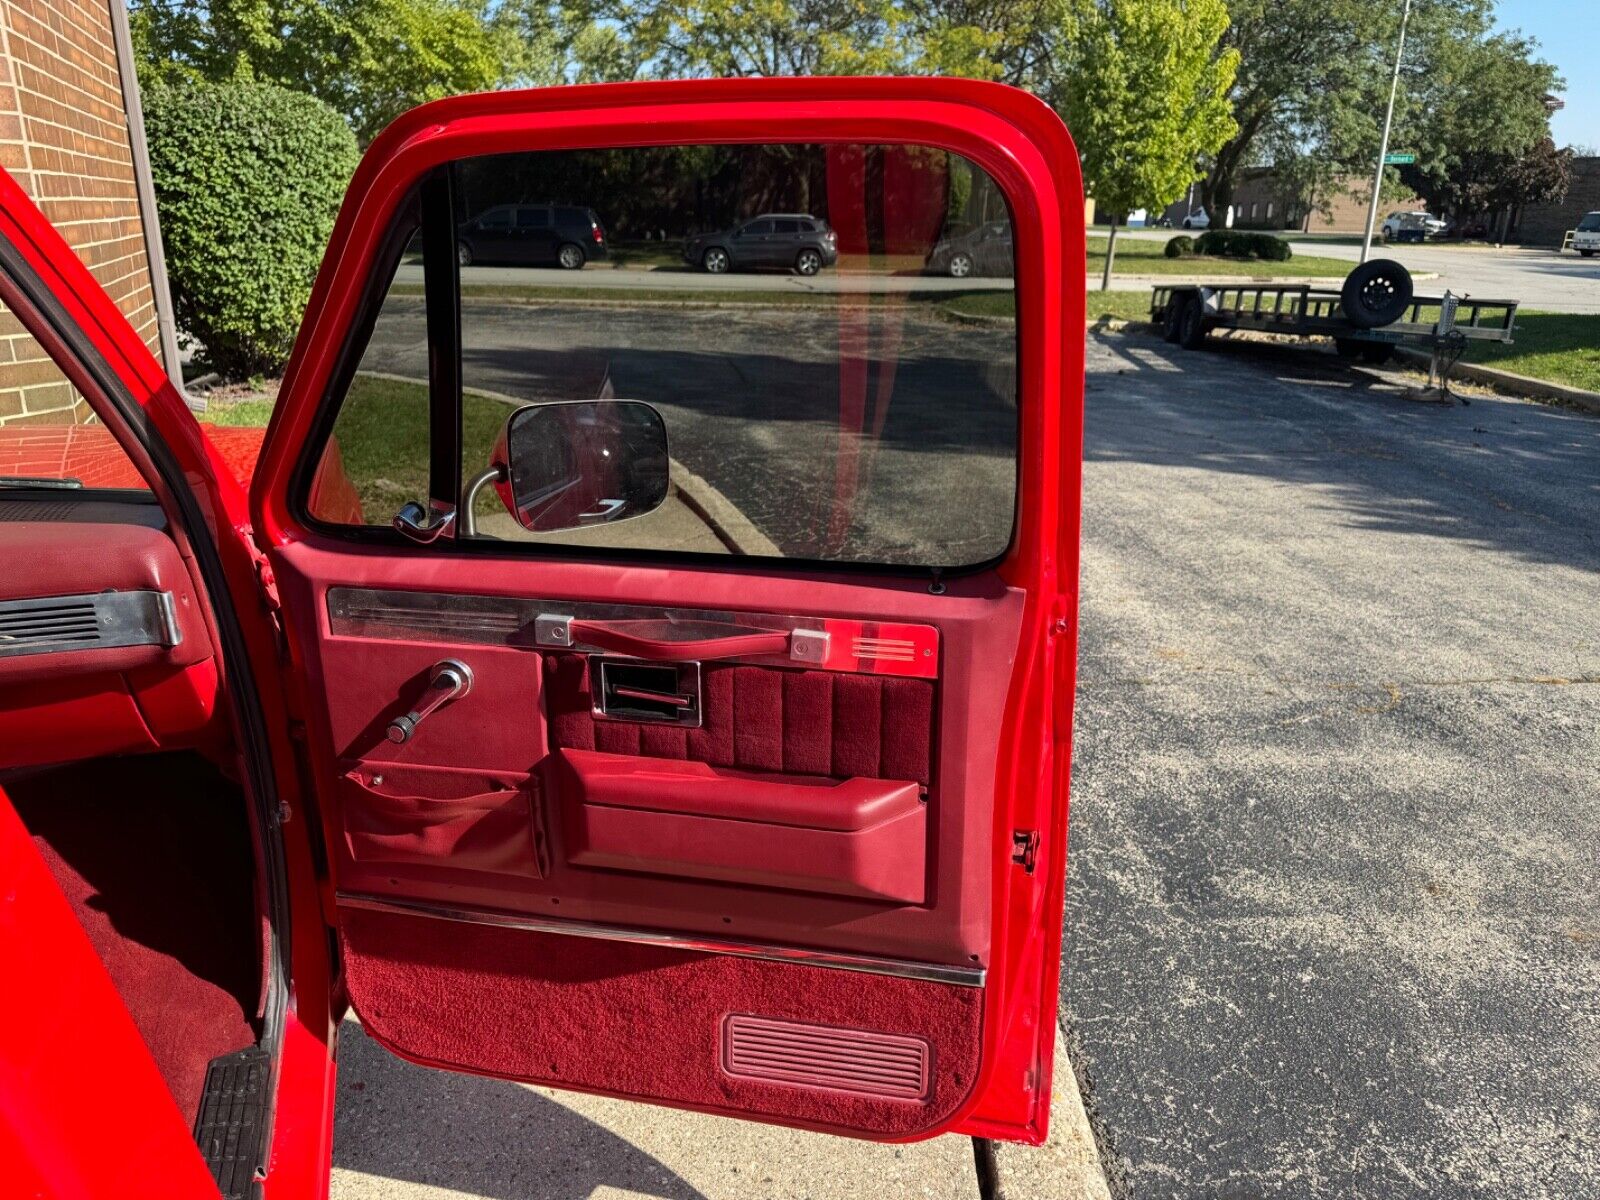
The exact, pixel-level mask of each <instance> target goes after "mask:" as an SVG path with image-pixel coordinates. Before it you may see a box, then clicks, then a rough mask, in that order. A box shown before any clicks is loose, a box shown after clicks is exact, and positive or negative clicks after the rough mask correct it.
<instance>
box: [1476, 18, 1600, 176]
mask: <svg viewBox="0 0 1600 1200" xmlns="http://www.w3.org/2000/svg"><path fill="white" fill-rule="evenodd" d="M1496 9H1497V12H1496V15H1497V18H1498V22H1499V25H1500V27H1501V28H1502V29H1520V30H1521V31H1522V32H1523V33H1525V34H1527V35H1528V36H1529V37H1532V38H1534V39H1535V40H1536V41H1537V42H1538V43H1539V51H1540V57H1542V58H1544V59H1545V61H1547V62H1551V63H1554V64H1555V66H1556V69H1557V71H1559V72H1560V74H1561V75H1562V77H1563V78H1565V79H1566V81H1567V90H1566V91H1565V92H1564V93H1563V94H1562V99H1564V100H1565V101H1566V102H1567V106H1566V108H1564V109H1562V110H1561V111H1560V112H1558V113H1556V114H1555V115H1554V116H1553V117H1551V118H1550V133H1551V135H1552V136H1553V137H1554V138H1555V143H1556V145H1558V146H1569V145H1572V144H1574V143H1579V144H1582V145H1588V146H1594V147H1600V0H1499V4H1498V5H1497V6H1496Z"/></svg>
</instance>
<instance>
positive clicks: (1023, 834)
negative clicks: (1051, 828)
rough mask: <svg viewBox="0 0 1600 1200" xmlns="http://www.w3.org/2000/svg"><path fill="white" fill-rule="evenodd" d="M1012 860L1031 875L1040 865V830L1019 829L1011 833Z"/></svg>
mask: <svg viewBox="0 0 1600 1200" xmlns="http://www.w3.org/2000/svg"><path fill="white" fill-rule="evenodd" d="M1011 861H1012V862H1014V863H1016V864H1017V866H1019V867H1021V868H1022V869H1023V870H1024V871H1025V872H1027V873H1028V874H1029V875H1032V874H1033V869H1034V868H1035V867H1036V866H1038V865H1039V831H1038V830H1037V829H1018V830H1016V831H1014V832H1013V833H1012V834H1011Z"/></svg>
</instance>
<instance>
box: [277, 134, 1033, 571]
mask: <svg viewBox="0 0 1600 1200" xmlns="http://www.w3.org/2000/svg"><path fill="white" fill-rule="evenodd" d="M450 172H451V188H450V190H451V193H452V196H453V200H452V203H453V204H454V205H455V214H456V215H455V223H456V225H457V226H458V227H459V226H460V225H463V224H465V223H466V222H468V221H469V220H470V219H471V214H472V213H485V214H489V213H493V212H514V211H516V210H518V209H519V208H520V209H522V210H523V211H542V212H544V213H546V214H548V213H549V212H550V211H551V210H550V209H549V208H548V207H544V208H537V207H535V206H520V205H518V204H517V197H519V196H526V195H529V194H533V195H547V196H548V195H553V196H555V197H558V202H559V201H565V202H567V203H569V204H572V205H581V206H582V209H583V210H584V211H592V212H593V213H594V214H595V217H594V219H595V220H596V221H598V222H599V223H601V224H603V226H604V228H605V229H606V231H607V234H606V238H607V244H608V246H609V250H610V253H609V256H608V262H607V269H604V270H599V269H595V264H593V263H591V264H589V266H588V268H587V269H582V270H569V271H563V272H559V273H557V278H558V282H550V281H548V280H544V279H541V280H539V281H537V282H530V281H529V280H528V279H527V278H526V275H525V273H524V272H522V271H520V270H519V269H518V268H517V267H515V266H500V265H498V264H495V263H491V262H487V261H485V260H474V262H473V267H472V270H471V272H470V273H465V274H463V273H461V272H460V271H459V269H457V270H456V286H457V287H458V288H459V304H460V319H459V322H458V323H455V324H457V327H458V328H459V330H460V335H459V337H460V342H459V354H460V363H459V365H460V373H461V381H462V397H461V402H460V403H461V408H460V429H461V446H460V449H461V454H460V479H461V481H462V492H461V494H460V495H459V496H458V501H459V503H458V506H457V514H458V520H457V522H456V525H455V530H454V535H453V536H454V537H456V538H458V539H466V538H471V539H477V540H483V541H497V542H499V543H501V544H503V545H511V544H520V545H521V546H522V547H523V548H524V549H525V550H526V551H527V552H529V553H541V552H545V549H546V548H548V547H550V546H552V545H558V546H565V547H569V548H579V549H583V548H588V549H593V550H596V551H603V552H604V553H606V554H608V555H614V554H617V553H628V552H653V553H662V552H668V553H685V554H690V553H692V554H732V555H744V556H750V557H761V558H786V559H793V560H821V561H828V562H842V563H867V564H881V565H892V566H908V567H909V566H918V567H935V566H936V567H950V568H955V567H963V566H972V565H976V564H980V563H985V562H990V561H993V560H994V559H996V558H998V557H999V556H1000V555H1002V554H1003V553H1004V552H1005V550H1006V548H1007V546H1008V545H1009V544H1010V541H1011V535H1012V528H1013V520H1014V509H1015V507H1016V492H1017V436H1018V418H1017V335H1016V326H1015V322H1014V300H1013V296H1014V292H1013V281H1012V279H1011V277H1010V274H1011V255H1010V253H1009V241H1010V236H1011V223H1010V216H1009V212H1008V210H1007V206H1006V201H1005V198H1004V196H1003V194H1002V192H1001V191H1000V188H999V187H998V185H997V184H996V183H995V182H994V180H992V179H991V178H990V177H989V176H987V175H986V174H984V172H983V171H982V170H980V169H979V168H978V167H976V166H975V165H974V164H972V163H970V162H968V161H967V160H965V159H963V158H960V157H959V156H957V155H954V154H950V153H948V152H946V151H943V150H937V149H932V148H927V147H917V146H899V145H897V146H880V145H826V146H824V145H787V144H786V145H734V146H729V145H719V146H675V147H647V148H632V149H619V150H595V151H583V150H577V151H544V152H530V153H526V154H514V155H500V156H495V157H488V158H477V159H468V160H464V161H462V162H459V163H456V164H454V166H453V167H452V168H450ZM774 209H776V210H779V211H782V210H785V209H787V210H789V211H791V212H800V213H805V214H806V215H805V216H804V217H803V218H802V217H794V218H777V220H778V221H780V222H781V223H782V224H783V226H784V227H786V228H788V229H791V230H794V231H799V230H801V229H802V227H803V225H804V224H808V223H809V224H812V225H814V227H815V229H814V230H813V231H812V233H811V238H812V239H814V240H808V241H807V243H806V245H805V246H804V247H802V248H801V249H800V250H794V251H792V252H790V253H785V254H784V255H780V256H773V255H767V256H765V258H766V259H767V260H768V261H765V262H763V261H761V259H760V258H757V257H755V256H752V257H751V258H750V259H741V258H740V257H739V256H738V255H737V254H733V255H730V254H729V253H728V251H727V250H725V249H718V247H726V246H728V245H729V244H730V242H731V241H732V240H733V239H735V238H736V237H737V235H738V234H740V233H741V232H744V231H752V232H753V231H755V230H759V229H765V230H767V231H771V229H772V227H773V224H774V218H771V217H759V218H754V219H752V217H751V215H750V214H751V213H752V212H756V213H760V212H762V211H763V210H766V211H769V212H770V211H772V210H774ZM560 211H565V209H564V208H563V209H561V210H560ZM587 219H588V218H586V220H587ZM975 231H983V233H989V232H991V231H992V233H993V234H994V235H995V237H996V238H997V239H999V243H998V244H999V245H1000V246H1001V247H1002V249H1001V251H1000V252H999V253H994V254H990V253H985V254H984V255H982V256H977V259H976V261H974V258H975V256H974V255H973V254H972V253H971V251H972V248H973V246H974V245H975V243H976V240H977V238H976V237H975ZM978 236H982V235H981V234H979V235H978ZM719 256H720V257H719ZM452 261H454V259H452ZM952 262H954V263H956V264H957V265H956V266H955V267H952ZM797 285H799V286H797ZM423 293H424V278H423V265H422V262H421V255H420V253H418V252H416V251H415V250H413V251H411V252H409V253H408V254H407V255H406V257H405V260H404V261H403V262H401V264H400V266H399V267H398V269H397V270H396V272H395V275H394V278H393V281H392V283H390V285H389V287H388V291H387V294H386V295H385V296H384V298H383V301H382V304H381V308H380V310H379V312H378V313H377V316H376V319H375V320H374V322H373V326H372V331H371V335H370V337H369V339H368V341H367V343H366V345H365V347H364V350H363V352H362V355H361V358H360V361H359V363H358V364H357V366H356V369H355V372H354V375H353V379H352V382H351V384H350V387H349V390H348V393H347V395H346V396H345V397H344V398H343V401H342V403H341V405H340V409H339V412H338V416H337V419H336V421H335V423H334V425H333V432H332V437H331V438H330V440H329V442H328V443H327V447H326V450H325V453H324V456H323V460H322V462H321V464H320V466H319V468H318V471H317V474H316V484H317V486H316V488H314V494H313V496H312V497H311V498H310V500H309V502H308V506H307V507H308V509H309V511H310V513H311V515H312V516H314V517H318V518H319V519H321V520H323V521H327V522H336V523H346V524H350V523H354V524H372V525H380V526H381V525H388V524H389V523H390V522H391V521H392V519H393V518H394V516H395V514H396V513H397V512H398V511H399V509H400V508H401V507H402V506H403V505H405V504H406V503H407V502H410V501H419V500H424V499H425V498H426V497H427V496H428V495H429V494H430V493H429V473H430V469H432V470H437V469H438V464H437V463H434V464H430V460H429V451H428V436H429V404H430V398H429V390H428V388H429V382H428V381H429V344H428V321H427V312H426V307H425V298H424V294H423ZM621 401H632V402H636V403H635V404H633V405H631V406H630V405H623V404H620V403H619V402H621ZM438 403H441V404H445V405H452V404H453V400H452V399H451V398H450V397H444V398H441V399H440V400H439V401H438ZM557 404H566V405H569V407H568V408H566V409H564V410H562V411H561V412H560V413H555V412H554V411H552V412H551V413H548V414H546V418H547V419H546V418H541V419H539V420H525V421H523V422H522V423H521V426H520V427H521V428H522V429H523V430H524V431H529V430H531V431H535V432H534V433H525V435H524V436H523V437H521V438H520V439H511V438H506V439H505V440H506V442H507V444H508V445H512V446H516V445H529V444H531V441H530V439H531V440H537V439H538V438H551V437H554V438H557V439H559V440H560V443H561V444H560V446H559V447H556V448H554V449H552V448H551V447H550V446H545V447H544V448H543V450H542V451H541V453H540V455H539V456H538V457H539V464H524V465H526V466H527V470H525V471H523V472H522V473H521V476H518V473H517V472H516V471H515V470H511V471H509V472H508V470H507V463H506V461H505V457H506V456H505V455H501V454H499V452H498V451H497V444H498V443H499V442H500V441H501V440H502V433H503V432H505V431H506V429H507V426H508V421H509V419H510V418H511V417H512V415H513V414H514V413H516V412H518V410H519V409H521V408H523V407H525V406H528V405H557ZM515 465H516V464H515V463H514V462H513V463H512V464H511V466H513V467H514V466H515ZM535 467H537V469H535ZM540 472H543V473H544V474H545V476H548V477H541V478H539V479H534V478H533V476H534V475H538V474H540ZM434 482H435V486H437V480H435V481H434ZM640 497H648V498H649V500H648V504H646V503H645V502H644V501H641V500H640V499H639V498H640ZM341 514H342V515H341ZM447 541H448V540H446V543H445V544H447ZM434 545H435V546H438V545H440V543H434ZM418 550H419V552H423V548H422V547H418Z"/></svg>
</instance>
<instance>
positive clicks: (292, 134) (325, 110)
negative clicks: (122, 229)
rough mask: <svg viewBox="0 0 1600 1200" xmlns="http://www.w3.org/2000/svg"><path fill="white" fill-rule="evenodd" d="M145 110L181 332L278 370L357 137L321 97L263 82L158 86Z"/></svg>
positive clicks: (247, 364)
mask: <svg viewBox="0 0 1600 1200" xmlns="http://www.w3.org/2000/svg"><path fill="white" fill-rule="evenodd" d="M144 116H145V133H146V137H147V140H148V142H149V145H150V169H151V175H152V177H153V180H154V183H155V192H156V207H157V210H158V211H159V213H160V217H161V238H162V242H163V244H164V246H165V249H166V258H167V275H168V278H169V279H170V281H171V284H172V298H173V307H174V308H175V310H176V315H177V321H178V327H179V330H180V332H181V333H183V334H186V335H187V336H189V337H191V338H193V339H195V340H196V341H198V342H199V343H200V349H199V354H198V356H199V358H200V359H201V361H202V362H203V363H204V365H206V366H207V367H209V368H211V369H212V370H215V371H217V372H219V373H220V374H222V375H223V376H225V377H227V378H233V379H238V378H245V377H248V376H251V375H261V374H274V373H276V372H277V371H279V370H281V369H282V368H283V365H284V362H285V360H286V359H287V358H288V356H289V350H290V348H291V347H292V346H293V344H294V338H295V333H296V331H297V330H298V329H299V327H300V318H301V316H302V315H303V314H304V312H305V306H306V301H307V299H308V298H309V297H310V295H311V284H312V280H313V279H314V278H315V276H316V272H317V267H318V265H319V264H320V263H321V261H322V254H323V250H324V249H325V248H326V246H327V242H328V234H329V233H330V231H331V230H332V229H333V221H334V217H335V216H336V215H337V214H338V211H339V201H340V200H341V199H342V198H343V196H344V189H345V185H346V184H347V183H348V182H349V180H350V174H351V172H352V171H354V170H355V166H356V161H357V159H358V158H359V157H360V155H359V152H358V151H357V148H356V140H355V137H354V135H352V134H351V132H350V129H349V127H348V126H347V125H346V124H345V123H344V120H343V118H341V117H340V116H339V114H338V113H337V112H335V111H334V110H333V109H332V108H330V107H329V106H328V105H326V104H324V103H323V102H322V101H320V100H317V99H315V98H314V97H311V96H306V95H302V94H300V93H298V92H291V91H287V90H285V89H283V88H279V87H273V86H271V85H269V84H260V83H222V84H213V83H194V84H185V85H182V86H164V85H157V86H154V87H151V88H149V89H148V90H147V91H146V93H145V96H144Z"/></svg>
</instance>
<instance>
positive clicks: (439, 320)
mask: <svg viewBox="0 0 1600 1200" xmlns="http://www.w3.org/2000/svg"><path fill="white" fill-rule="evenodd" d="M422 279H423V291H424V294H425V304H426V307H427V314H428V508H429V510H430V515H434V516H435V517H436V518H442V517H444V516H445V515H446V514H453V513H454V512H455V511H456V506H457V505H458V504H459V502H460V498H461V273H460V266H459V264H458V263H457V262H456V234H455V199H454V193H453V188H452V173H451V170H450V168H449V167H442V168H440V169H439V170H438V171H436V172H435V173H434V174H433V175H431V176H429V177H428V178H427V179H426V180H424V181H423V184H422Z"/></svg>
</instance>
